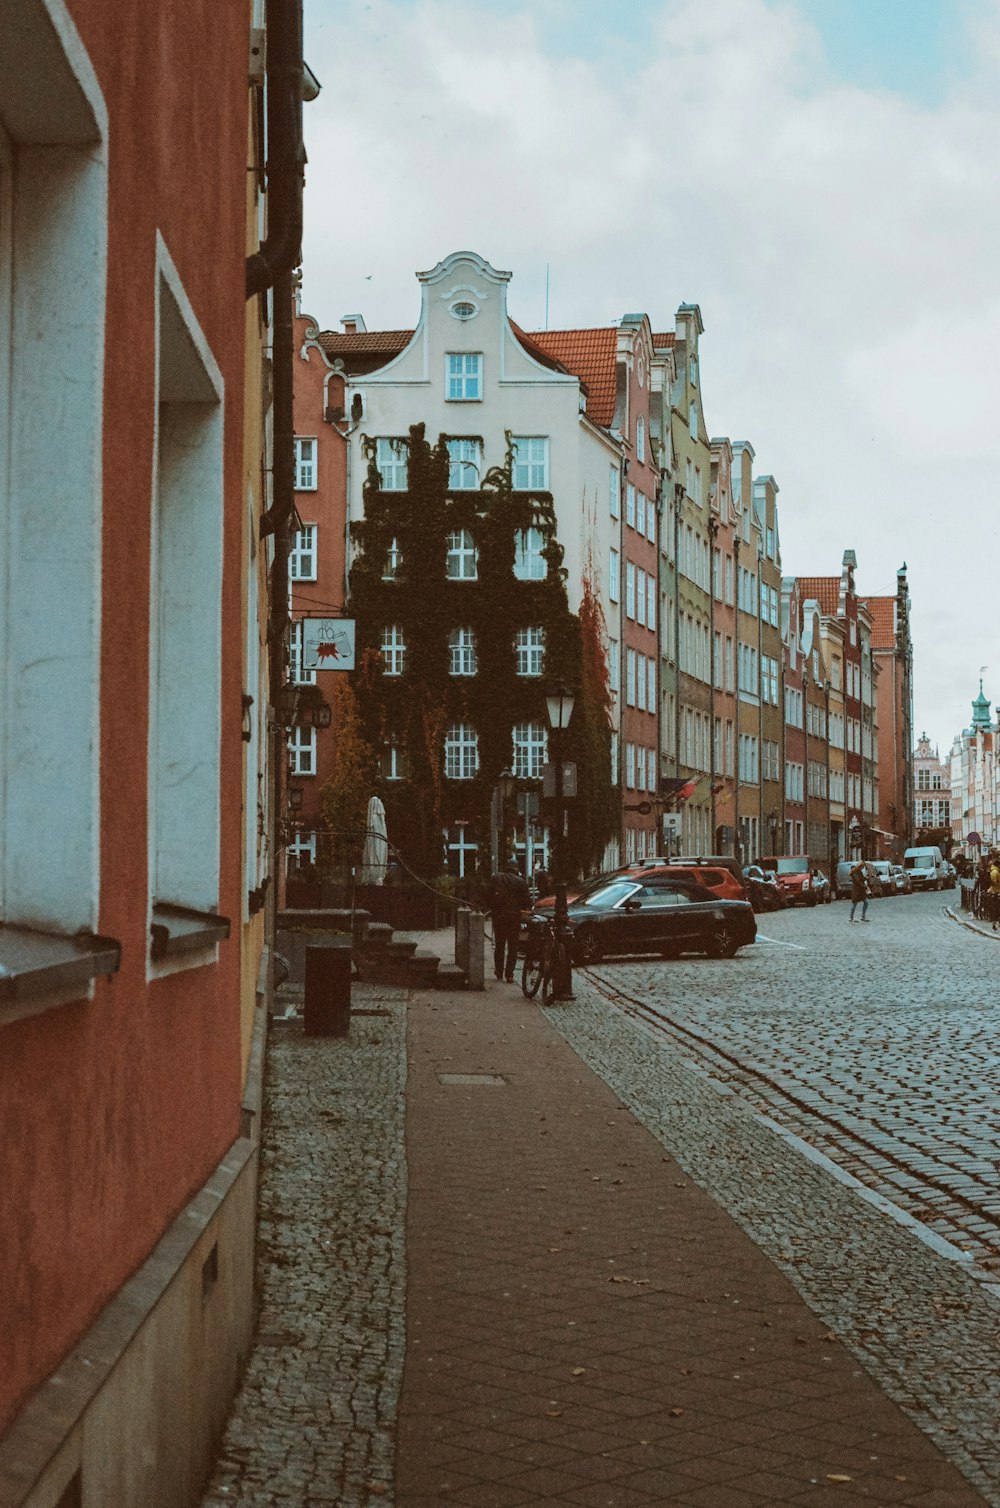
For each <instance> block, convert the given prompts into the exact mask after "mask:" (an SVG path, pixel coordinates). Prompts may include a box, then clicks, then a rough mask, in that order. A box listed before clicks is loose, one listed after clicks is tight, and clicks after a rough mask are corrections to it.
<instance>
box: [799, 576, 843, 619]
mask: <svg viewBox="0 0 1000 1508" xmlns="http://www.w3.org/2000/svg"><path fill="white" fill-rule="evenodd" d="M798 581H799V601H800V602H812V601H815V602H818V603H819V610H820V612H821V613H823V614H824V615H825V616H826V617H827V618H835V617H836V616H837V609H838V608H839V607H840V577H839V576H800V577H799V578H798Z"/></svg>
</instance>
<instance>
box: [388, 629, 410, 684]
mask: <svg viewBox="0 0 1000 1508" xmlns="http://www.w3.org/2000/svg"><path fill="white" fill-rule="evenodd" d="M405 659H406V640H405V639H404V638H403V630H402V629H401V628H400V627H399V624H398V623H393V624H391V625H390V627H388V628H384V629H383V630H382V662H383V665H384V666H385V674H386V675H402V674H403V664H404V661H405Z"/></svg>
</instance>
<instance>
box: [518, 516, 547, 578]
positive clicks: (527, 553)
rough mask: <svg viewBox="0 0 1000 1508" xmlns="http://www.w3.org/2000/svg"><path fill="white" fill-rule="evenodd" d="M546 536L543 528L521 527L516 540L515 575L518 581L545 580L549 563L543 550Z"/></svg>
mask: <svg viewBox="0 0 1000 1508" xmlns="http://www.w3.org/2000/svg"><path fill="white" fill-rule="evenodd" d="M544 549H545V536H544V534H543V533H542V531H541V529H534V528H532V529H519V530H518V531H517V536H516V538H515V541H514V575H515V576H516V577H517V579H518V581H544V580H545V577H546V575H547V574H548V565H547V562H546V559H545V556H544V555H543V554H542V551H543V550H544Z"/></svg>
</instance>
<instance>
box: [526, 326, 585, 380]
mask: <svg viewBox="0 0 1000 1508" xmlns="http://www.w3.org/2000/svg"><path fill="white" fill-rule="evenodd" d="M510 327H511V329H512V330H513V332H514V334H515V335H516V336H517V338H518V340H519V341H520V342H521V344H522V346H523V347H524V349H525V350H526V351H527V353H528V355H529V356H533V357H534V358H535V360H536V361H540V362H541V364H542V366H543V367H549V368H551V370H552V371H554V372H565V371H566V370H567V368H566V367H564V366H563V364H562V362H561V361H559V360H558V358H557V357H555V356H552V355H550V354H549V352H548V351H543V350H542V347H541V346H540V345H539V344H538V341H537V340H536V338H535V336H534V335H529V334H528V332H527V330H522V329H521V326H520V325H518V324H515V322H514V320H511V322H510ZM574 375H575V374H574Z"/></svg>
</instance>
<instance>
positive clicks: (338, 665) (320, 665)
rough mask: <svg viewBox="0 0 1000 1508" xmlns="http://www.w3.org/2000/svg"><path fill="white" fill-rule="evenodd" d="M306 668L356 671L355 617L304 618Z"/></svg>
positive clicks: (303, 633) (303, 635)
mask: <svg viewBox="0 0 1000 1508" xmlns="http://www.w3.org/2000/svg"><path fill="white" fill-rule="evenodd" d="M302 669H303V670H353V669H354V619H353V618H303V619H302Z"/></svg>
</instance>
